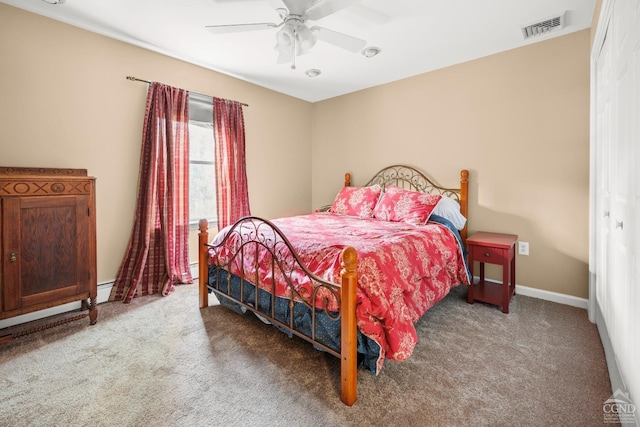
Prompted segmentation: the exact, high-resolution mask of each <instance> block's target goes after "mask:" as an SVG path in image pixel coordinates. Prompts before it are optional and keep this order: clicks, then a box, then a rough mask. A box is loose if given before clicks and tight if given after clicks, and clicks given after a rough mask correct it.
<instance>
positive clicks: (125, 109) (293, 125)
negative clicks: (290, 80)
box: [0, 4, 313, 282]
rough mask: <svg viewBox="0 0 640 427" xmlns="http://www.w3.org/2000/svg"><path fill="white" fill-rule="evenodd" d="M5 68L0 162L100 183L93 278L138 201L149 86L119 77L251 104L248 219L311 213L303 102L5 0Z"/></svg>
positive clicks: (1, 42) (107, 261) (122, 243)
mask: <svg viewBox="0 0 640 427" xmlns="http://www.w3.org/2000/svg"><path fill="white" fill-rule="evenodd" d="M0 61H1V65H0V129H2V135H0V165H4V166H31V167H34V166H42V167H70V168H86V169H88V171H89V174H90V175H92V176H95V177H97V211H98V213H97V221H98V224H97V228H98V281H99V282H103V281H108V280H112V279H113V278H114V277H115V275H116V273H117V270H118V267H119V265H120V262H121V260H122V256H123V254H124V250H125V248H126V245H127V242H128V239H129V235H130V232H131V226H132V221H133V211H134V205H135V198H136V187H137V179H138V169H139V159H140V140H141V129H142V121H143V117H144V108H145V98H146V85H145V84H144V83H138V82H131V81H128V80H126V79H125V76H128V75H133V76H136V77H139V78H142V79H147V80H155V81H160V82H163V83H166V84H170V85H173V86H177V87H182V88H185V89H189V90H192V91H195V92H200V93H204V94H209V95H215V96H219V97H223V98H230V99H236V100H238V101H242V102H246V103H248V104H249V105H250V106H249V107H248V108H246V109H245V126H246V138H247V169H248V173H247V174H248V180H249V192H250V200H251V208H252V211H253V213H254V214H256V215H261V216H265V217H269V218H272V217H277V216H284V215H290V214H298V213H305V212H308V211H309V210H310V206H311V176H310V174H309V170H310V168H311V163H310V161H311V117H312V116H311V113H312V107H313V105H312V104H310V103H308V102H304V101H300V100H298V99H295V98H292V97H289V96H285V95H282V94H278V93H276V92H273V91H269V90H267V89H263V88H260V87H258V86H255V85H252V84H249V83H245V82H242V81H240V80H237V79H234V78H231V77H227V76H224V75H222V74H219V73H215V72H212V71H208V70H205V69H203V68H200V67H197V66H194V65H190V64H187V63H184V62H182V61H178V60H175V59H171V58H168V57H166V56H163V55H159V54H157V53H153V52H150V51H147V50H144V49H140V48H137V47H134V46H131V45H128V44H125V43H122V42H118V41H115V40H112V39H109V38H106V37H103V36H100V35H97V34H93V33H90V32H87V31H84V30H81V29H78V28H75V27H72V26H69V25H65V24H62V23H59V22H57V21H53V20H50V19H47V18H43V17H41V16H39V15H35V14H31V13H28V12H25V11H22V10H20V9H17V8H14V7H11V6H7V5H5V4H0ZM282 123H287V129H286V132H284V131H283V129H282V127H281V124H282ZM292 159H293V160H294V161H292Z"/></svg>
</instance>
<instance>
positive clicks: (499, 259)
mask: <svg viewBox="0 0 640 427" xmlns="http://www.w3.org/2000/svg"><path fill="white" fill-rule="evenodd" d="M507 255H508V249H500V248H489V247H486V246H472V247H471V256H472V258H473V260H474V261H479V262H488V263H489V264H503V263H504V262H505V259H508V257H507Z"/></svg>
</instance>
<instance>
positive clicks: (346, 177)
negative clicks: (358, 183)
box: [344, 172, 351, 187]
mask: <svg viewBox="0 0 640 427" xmlns="http://www.w3.org/2000/svg"><path fill="white" fill-rule="evenodd" d="M344 186H345V187H351V174H350V173H349V172H347V173H345V174H344Z"/></svg>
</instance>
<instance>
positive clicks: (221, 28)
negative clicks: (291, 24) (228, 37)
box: [205, 22, 282, 34]
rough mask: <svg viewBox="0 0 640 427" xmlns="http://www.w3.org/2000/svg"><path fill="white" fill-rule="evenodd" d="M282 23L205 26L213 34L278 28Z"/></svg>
mask: <svg viewBox="0 0 640 427" xmlns="http://www.w3.org/2000/svg"><path fill="white" fill-rule="evenodd" d="M280 25H282V24H274V23H272V22H260V23H255V24H228V25H207V26H206V27H205V28H206V29H207V30H209V31H211V32H212V33H213V34H227V33H239V32H242V31H258V30H269V29H271V28H278V27H279V26H280Z"/></svg>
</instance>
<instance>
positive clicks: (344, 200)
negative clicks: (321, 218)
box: [329, 184, 382, 218]
mask: <svg viewBox="0 0 640 427" xmlns="http://www.w3.org/2000/svg"><path fill="white" fill-rule="evenodd" d="M380 193H382V187H380V186H379V185H377V184H376V185H372V186H371V187H342V189H341V190H340V192H339V193H338V195H337V196H336V199H335V200H334V201H333V204H332V205H331V209H329V212H334V213H337V214H342V215H352V216H359V217H361V218H371V217H372V216H373V208H374V207H375V206H376V203H378V198H380Z"/></svg>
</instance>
